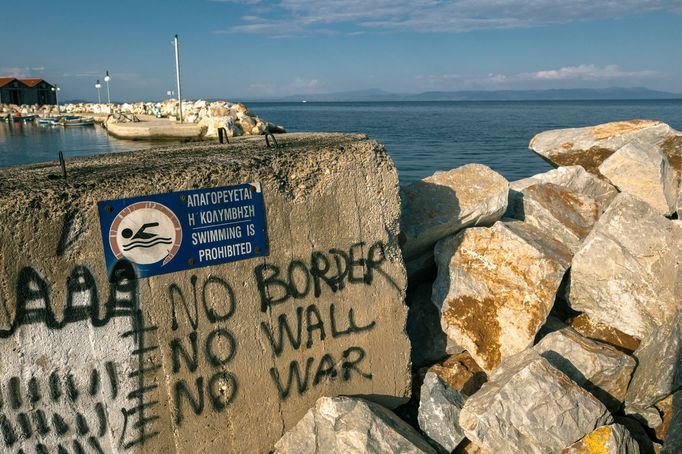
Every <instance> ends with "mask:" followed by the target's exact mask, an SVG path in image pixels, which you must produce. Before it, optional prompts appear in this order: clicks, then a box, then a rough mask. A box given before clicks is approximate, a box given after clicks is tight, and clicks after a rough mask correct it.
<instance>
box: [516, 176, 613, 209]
mask: <svg viewBox="0 0 682 454" xmlns="http://www.w3.org/2000/svg"><path fill="white" fill-rule="evenodd" d="M540 183H552V184H555V185H557V186H561V187H563V188H566V189H569V190H570V191H572V192H577V193H580V194H585V195H587V196H590V197H592V198H593V199H595V200H596V201H597V203H598V204H599V208H600V209H601V211H602V212H603V211H604V210H606V208H607V207H608V206H609V204H610V203H611V201H612V200H613V198H614V197H616V195H618V190H617V189H616V188H615V187H614V186H613V185H611V184H609V183H608V182H606V181H604V180H603V179H602V178H597V177H596V176H594V175H593V174H591V173H590V172H588V171H586V170H585V169H583V168H582V166H577V165H576V166H565V167H559V168H556V169H553V170H550V171H548V172H545V173H540V174H537V175H533V176H532V177H529V178H524V179H523V180H517V181H513V182H511V183H510V184H509V205H510V206H512V205H513V203H512V199H513V198H514V197H518V194H519V193H520V192H522V191H523V190H524V189H525V188H527V187H529V186H532V185H534V184H540Z"/></svg>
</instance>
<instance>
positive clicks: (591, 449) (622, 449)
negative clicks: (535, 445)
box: [561, 424, 639, 454]
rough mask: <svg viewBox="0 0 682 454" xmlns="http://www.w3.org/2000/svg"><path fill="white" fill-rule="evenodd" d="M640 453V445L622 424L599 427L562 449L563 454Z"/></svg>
mask: <svg viewBox="0 0 682 454" xmlns="http://www.w3.org/2000/svg"><path fill="white" fill-rule="evenodd" d="M591 453H595V454H597V453H598V454H639V445H638V444H637V442H636V441H635V439H634V438H632V435H630V432H629V431H628V430H627V429H626V428H625V426H622V425H620V424H611V425H608V426H602V427H599V428H597V429H595V430H593V431H592V432H590V433H589V434H587V435H585V436H584V437H583V438H581V439H580V441H577V442H576V443H574V444H572V445H571V446H569V447H568V448H566V449H564V450H563V451H561V454H591Z"/></svg>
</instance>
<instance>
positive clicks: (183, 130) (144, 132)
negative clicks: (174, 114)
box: [106, 117, 206, 140]
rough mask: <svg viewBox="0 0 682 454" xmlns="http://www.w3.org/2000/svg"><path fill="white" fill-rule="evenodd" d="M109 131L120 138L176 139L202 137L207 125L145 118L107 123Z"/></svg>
mask: <svg viewBox="0 0 682 454" xmlns="http://www.w3.org/2000/svg"><path fill="white" fill-rule="evenodd" d="M106 127H107V132H108V133H109V134H110V135H112V136H114V137H116V138H118V139H129V140H176V139H197V140H199V139H201V138H202V137H203V135H204V134H205V133H206V127H205V126H200V125H198V124H195V123H184V124H183V123H177V122H176V121H175V120H169V119H168V118H154V117H149V119H146V118H145V119H144V121H139V122H136V123H111V122H110V123H107V125H106Z"/></svg>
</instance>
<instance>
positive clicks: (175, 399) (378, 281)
mask: <svg viewBox="0 0 682 454" xmlns="http://www.w3.org/2000/svg"><path fill="white" fill-rule="evenodd" d="M280 145H281V148H279V149H276V150H270V149H266V148H265V146H264V143H263V139H262V138H258V140H256V138H254V140H247V139H244V140H243V141H239V142H238V143H235V144H230V146H229V147H225V146H224V145H222V146H221V145H192V146H174V147H167V148H163V149H155V150H150V151H142V152H132V153H117V154H112V155H101V156H96V157H90V158H81V159H74V160H69V161H68V162H67V164H66V167H67V172H68V180H67V181H66V182H64V181H63V180H61V178H60V177H55V176H57V175H60V169H59V166H58V164H57V163H55V162H52V163H43V164H37V165H30V166H25V167H13V168H5V169H0V181H1V182H2V184H0V308H1V309H0V355H1V356H2V362H1V363H0V390H1V391H2V396H3V401H4V406H3V407H2V417H3V418H7V420H6V422H7V424H8V427H10V428H11V435H12V436H9V437H7V436H6V437H4V438H1V439H0V446H1V448H0V451H3V452H8V451H11V452H17V451H18V450H19V449H20V448H23V449H24V452H36V446H38V444H43V445H44V446H45V449H46V450H47V451H46V452H57V445H58V444H63V445H64V446H65V447H66V448H67V449H68V451H69V452H75V451H76V448H74V443H75V442H78V443H79V444H81V445H82V446H84V447H85V448H84V449H86V450H87V452H95V449H94V448H93V445H94V444H98V445H99V446H101V448H102V450H103V451H104V452H148V453H159V452H163V453H187V452H206V453H209V452H232V451H239V452H267V451H269V450H270V449H271V448H272V446H273V444H274V443H275V441H277V440H278V439H279V438H280V436H281V435H282V434H283V433H285V432H286V431H287V430H288V429H290V428H292V427H293V426H294V425H295V424H296V423H297V422H298V421H299V420H300V419H301V417H303V415H304V414H305V413H306V412H307V411H308V409H309V408H310V407H312V406H313V405H314V403H315V401H316V400H317V398H318V397H320V396H322V395H338V394H345V395H364V396H367V397H368V398H371V399H374V400H376V401H378V402H381V403H383V404H386V405H396V404H398V403H400V402H402V401H404V400H405V398H406V397H407V396H408V395H409V392H410V370H409V350H410V346H409V342H408V339H407V337H406V335H405V333H404V327H405V319H406V315H407V308H406V306H405V305H404V303H403V298H404V292H405V281H406V278H405V270H404V268H403V265H402V259H401V255H400V250H399V247H398V225H399V210H400V206H399V199H398V176H397V172H396V170H395V168H394V166H393V164H392V162H391V159H390V158H389V157H388V155H387V154H386V152H385V151H384V149H383V147H381V146H380V145H379V144H378V143H377V142H375V141H370V140H366V138H365V137H364V136H358V135H340V134H330V135H298V134H292V135H288V136H285V137H283V138H282V139H281V140H280ZM245 182H260V184H261V187H262V190H263V194H264V199H265V206H266V221H267V233H268V236H269V255H268V256H267V257H263V258H258V259H249V260H242V261H238V262H233V263H228V264H222V265H218V266H213V267H204V268H196V269H193V270H189V271H183V272H178V273H172V274H166V275H161V276H154V277H151V278H146V279H140V280H136V279H132V278H131V277H132V273H133V269H132V268H131V266H130V265H128V266H126V265H125V263H124V262H121V263H120V265H121V266H120V267H119V268H118V269H119V270H120V271H121V273H117V274H115V275H114V276H113V279H114V282H112V283H110V282H109V279H108V277H107V274H106V271H105V262H104V257H103V248H102V240H101V237H100V226H99V220H98V214H97V205H96V203H97V201H98V200H109V199H113V198H124V197H132V196H139V195H145V194H157V193H164V192H172V191H177V190H182V189H191V188H204V187H216V186H225V185H231V184H237V183H245ZM331 249H336V250H338V251H340V252H336V253H333V252H330V250H331ZM313 254H315V255H314V256H315V257H317V259H318V265H320V262H322V263H324V262H325V261H326V262H328V263H329V270H328V272H327V273H324V275H325V276H326V277H328V278H330V281H329V282H327V281H326V280H323V279H320V280H319V281H317V280H315V281H314V279H313V278H311V277H310V270H311V266H315V265H311V257H312V256H313ZM344 255H345V256H348V260H346V259H345V258H344ZM344 263H345V264H344ZM266 264H267V265H269V267H268V268H263V266H264V265H266ZM337 264H340V266H341V267H342V268H344V269H345V271H342V272H339V271H340V270H339V269H338V266H339V265H337ZM320 267H321V268H320ZM318 268H320V269H323V268H325V267H324V265H323V264H322V265H320V266H319V267H318ZM257 270H261V272H263V270H265V271H266V272H267V273H269V274H267V276H268V279H259V278H258V276H259V274H258V273H259V271H257ZM275 273H278V276H277V277H275V276H274V274H275ZM292 273H293V277H294V280H295V282H293V283H292V282H289V284H288V285H282V284H278V282H279V281H275V280H274V279H281V280H283V281H291V279H289V278H288V276H289V275H291V274H292ZM332 275H334V276H338V279H335V280H332V279H331V278H332ZM259 282H260V283H261V288H260V289H259V285H258V284H259ZM306 282H307V284H306ZM330 283H331V284H330ZM317 284H319V290H318V285H317ZM334 289H336V291H333V290H334ZM287 295H288V297H287ZM285 297H287V298H286V300H284V298H285ZM276 299H282V300H281V301H279V302H278V301H275V300H276ZM261 307H263V308H264V309H265V311H261ZM351 311H352V312H351ZM297 320H298V321H297ZM285 322H288V326H289V328H290V330H291V333H290V334H287V332H286V330H284V331H282V327H283V324H284V323H285ZM299 330H300V331H299ZM270 337H272V338H270ZM292 371H294V372H293V375H291V374H292ZM296 371H298V372H299V374H300V375H296ZM278 386H279V387H280V388H281V389H278ZM41 415H42V416H41ZM79 415H81V416H79ZM43 416H44V418H45V421H46V423H45V424H46V426H47V428H48V429H49V433H44V431H43V426H42V425H36V424H42V422H41V421H43V420H42V419H41V418H43ZM27 418H28V419H27ZM27 421H28V423H30V424H31V426H30V427H31V429H32V430H31V431H30V432H29V431H28V429H27V427H28V426H27V425H26V424H28V423H27ZM35 421H39V423H35ZM62 423H63V424H62ZM85 424H87V428H86V427H85ZM67 426H68V429H65V427H67ZM4 427H5V426H4V422H3V428H4ZM63 429H65V430H66V433H61V431H62V430H63ZM3 430H4V429H3ZM10 445H11V446H10Z"/></svg>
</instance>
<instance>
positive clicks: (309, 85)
mask: <svg viewBox="0 0 682 454" xmlns="http://www.w3.org/2000/svg"><path fill="white" fill-rule="evenodd" d="M326 86H327V84H326V83H325V82H324V81H321V80H318V79H305V78H302V77H296V78H294V79H293V80H292V81H291V82H288V83H283V84H282V83H275V82H255V83H252V84H249V86H248V89H249V90H250V91H251V92H252V93H257V95H258V96H260V97H263V96H288V95H298V94H300V95H309V94H314V93H321V92H323V91H324V90H325V88H326Z"/></svg>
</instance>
